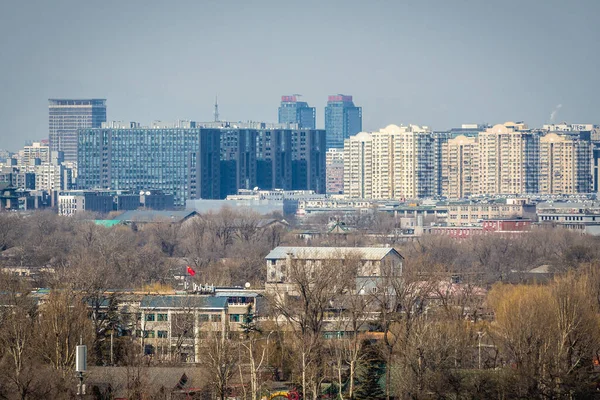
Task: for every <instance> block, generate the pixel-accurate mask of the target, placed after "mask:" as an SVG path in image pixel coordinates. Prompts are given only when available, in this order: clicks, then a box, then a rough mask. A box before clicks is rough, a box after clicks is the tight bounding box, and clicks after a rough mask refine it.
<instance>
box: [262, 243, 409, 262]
mask: <svg viewBox="0 0 600 400" xmlns="http://www.w3.org/2000/svg"><path fill="white" fill-rule="evenodd" d="M390 253H395V254H397V255H398V256H399V257H402V256H401V255H400V253H398V252H397V251H396V250H394V249H393V248H392V247H284V246H280V247H276V248H274V249H273V250H271V252H270V253H269V254H267V256H266V257H265V258H266V259H275V260H277V259H284V258H286V257H287V255H288V254H291V255H292V257H294V258H300V259H302V258H305V259H311V260H327V259H334V258H339V257H343V256H344V255H346V254H357V255H359V256H360V259H361V260H369V261H379V260H381V259H382V258H384V257H385V256H387V255H388V254H390Z"/></svg>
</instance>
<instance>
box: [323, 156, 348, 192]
mask: <svg viewBox="0 0 600 400" xmlns="http://www.w3.org/2000/svg"><path fill="white" fill-rule="evenodd" d="M325 169H326V172H327V183H326V191H327V193H330V194H341V193H343V192H344V150H343V149H336V148H331V149H329V150H327V153H326V155H325Z"/></svg>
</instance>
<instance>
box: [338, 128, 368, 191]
mask: <svg viewBox="0 0 600 400" xmlns="http://www.w3.org/2000/svg"><path fill="white" fill-rule="evenodd" d="M372 159H373V137H372V135H371V134H370V133H367V132H361V133H359V134H358V135H355V136H351V137H350V138H348V139H346V140H345V142H344V195H345V196H346V197H349V198H359V199H370V198H372V195H373V162H372Z"/></svg>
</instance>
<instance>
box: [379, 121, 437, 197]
mask: <svg viewBox="0 0 600 400" xmlns="http://www.w3.org/2000/svg"><path fill="white" fill-rule="evenodd" d="M372 135H373V198H377V199H404V198H408V199H415V198H420V197H432V196H434V195H436V194H437V193H436V191H435V173H434V172H435V152H434V144H435V142H434V140H433V134H432V132H431V131H430V130H429V129H428V128H427V127H426V126H423V127H420V126H417V125H409V126H397V125H389V126H387V127H386V128H384V129H381V130H379V132H373V134H372Z"/></svg>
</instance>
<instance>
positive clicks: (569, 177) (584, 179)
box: [539, 133, 592, 194]
mask: <svg viewBox="0 0 600 400" xmlns="http://www.w3.org/2000/svg"><path fill="white" fill-rule="evenodd" d="M591 160H592V145H591V143H590V142H588V141H586V140H581V139H580V138H579V137H578V136H575V135H563V134H556V133H549V134H547V135H546V136H544V137H542V138H541V139H540V176H539V193H541V194H576V193H589V192H591V191H592V176H591V168H592V165H591Z"/></svg>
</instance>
